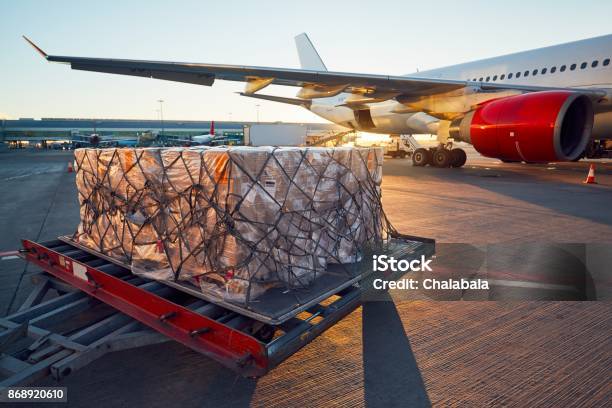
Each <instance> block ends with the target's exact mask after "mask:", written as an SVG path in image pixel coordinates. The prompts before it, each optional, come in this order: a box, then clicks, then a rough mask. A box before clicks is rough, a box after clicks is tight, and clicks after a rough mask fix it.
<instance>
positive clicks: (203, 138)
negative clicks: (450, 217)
mask: <svg viewBox="0 0 612 408" xmlns="http://www.w3.org/2000/svg"><path fill="white" fill-rule="evenodd" d="M215 136H216V134H215V121H214V120H213V121H212V122H210V131H209V132H208V134H207V135H196V136H191V138H190V139H191V141H192V142H195V143H197V144H201V145H208V144H210V142H212V141H213V139H214V138H215Z"/></svg>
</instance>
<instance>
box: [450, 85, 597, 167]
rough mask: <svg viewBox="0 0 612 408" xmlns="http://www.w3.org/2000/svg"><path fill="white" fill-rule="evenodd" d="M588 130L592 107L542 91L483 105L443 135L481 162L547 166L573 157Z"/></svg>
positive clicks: (576, 96)
mask: <svg viewBox="0 0 612 408" xmlns="http://www.w3.org/2000/svg"><path fill="white" fill-rule="evenodd" d="M592 129H593V105H592V103H591V100H590V99H589V98H588V97H587V96H585V95H582V94H580V93H577V92H572V91H543V92H532V93H526V94H521V95H516V96H509V97H505V98H500V99H493V100H490V101H487V102H485V103H483V104H481V105H479V106H478V108H476V109H475V110H473V111H471V112H469V113H468V114H467V115H465V116H464V117H463V118H459V119H456V120H454V121H453V122H452V123H451V126H450V130H449V133H450V136H451V137H452V138H453V139H455V140H460V141H464V142H468V143H471V144H472V145H473V146H474V148H475V149H476V150H477V151H478V152H479V153H481V154H482V155H484V156H487V157H495V158H498V159H502V160H508V161H527V162H549V161H570V160H574V159H576V158H578V157H579V156H580V155H581V154H582V152H583V151H584V149H585V147H586V146H587V143H588V142H589V140H590V138H591V131H592Z"/></svg>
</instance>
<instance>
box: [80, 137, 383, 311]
mask: <svg viewBox="0 0 612 408" xmlns="http://www.w3.org/2000/svg"><path fill="white" fill-rule="evenodd" d="M75 156H76V164H77V187H78V192H79V202H80V215H81V222H80V225H79V227H78V230H77V232H76V233H75V236H74V239H75V241H77V242H78V243H80V244H82V245H85V246H87V247H89V248H91V249H93V250H95V251H98V252H101V253H103V254H106V255H109V256H111V257H114V258H116V259H118V260H121V261H122V262H124V263H126V264H129V265H130V266H131V268H132V272H133V273H135V274H137V275H141V276H145V277H148V278H152V279H158V280H174V281H176V280H182V281H190V282H192V283H194V284H196V285H198V286H199V287H201V289H202V291H205V292H207V293H213V294H216V295H217V296H221V297H223V298H224V299H227V300H231V301H235V302H239V303H248V302H249V301H250V300H253V299H256V298H257V297H258V296H259V295H261V294H262V293H263V292H265V291H266V290H267V289H269V288H271V287H277V286H283V287H286V288H287V289H299V288H304V287H308V286H309V285H310V284H311V283H312V282H313V281H314V280H315V279H317V277H318V276H320V274H322V273H325V270H326V267H327V264H328V263H336V264H345V263H352V262H357V261H359V260H360V259H361V258H362V256H363V253H364V250H365V249H366V248H367V247H374V246H377V245H380V244H382V243H383V241H384V240H385V239H386V238H387V237H386V232H387V231H388V229H389V226H388V222H387V220H386V218H385V216H384V213H383V211H382V205H381V201H380V183H381V181H382V157H383V152H382V149H380V148H352V147H340V148H323V147H315V148H300V147H286V148H274V147H256V148H254V147H232V148H226V147H213V148H209V147H197V148H165V149H164V148H132V149H78V150H76V152H75Z"/></svg>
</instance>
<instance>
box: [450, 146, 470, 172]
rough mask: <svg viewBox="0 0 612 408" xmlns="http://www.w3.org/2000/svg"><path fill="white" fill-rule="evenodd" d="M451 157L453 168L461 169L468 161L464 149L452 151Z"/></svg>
mask: <svg viewBox="0 0 612 408" xmlns="http://www.w3.org/2000/svg"><path fill="white" fill-rule="evenodd" d="M450 152H451V157H452V159H453V160H452V162H451V167H461V166H463V165H464V164H465V162H466V160H467V155H466V154H465V150H463V149H458V148H455V149H452V150H451V151H450Z"/></svg>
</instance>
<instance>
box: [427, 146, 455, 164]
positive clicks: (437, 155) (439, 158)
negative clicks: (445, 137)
mask: <svg viewBox="0 0 612 408" xmlns="http://www.w3.org/2000/svg"><path fill="white" fill-rule="evenodd" d="M452 159H453V157H452V155H451V151H450V150H448V149H438V150H436V151H435V152H434V154H433V157H432V162H433V165H434V166H435V167H449V166H450V165H451V163H452Z"/></svg>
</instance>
